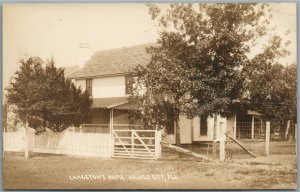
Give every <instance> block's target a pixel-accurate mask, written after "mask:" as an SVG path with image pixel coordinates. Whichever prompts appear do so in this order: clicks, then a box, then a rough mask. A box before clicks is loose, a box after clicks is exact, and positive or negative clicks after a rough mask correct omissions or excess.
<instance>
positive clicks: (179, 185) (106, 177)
mask: <svg viewBox="0 0 300 192" xmlns="http://www.w3.org/2000/svg"><path fill="white" fill-rule="evenodd" d="M296 175H297V174H296V156H295V155H290V156H286V155H280V156H271V157H268V158H266V157H259V158H249V159H239V160H230V161H227V162H226V163H212V162H200V161H195V160H185V161H183V160H180V159H178V160H163V161H153V160H132V159H102V158H91V157H75V156H65V155H52V154H32V155H31V158H30V159H29V160H24V157H23V154H22V153H13V152H6V153H5V156H4V159H3V180H4V182H3V185H4V189H295V188H296ZM87 178H88V179H87Z"/></svg>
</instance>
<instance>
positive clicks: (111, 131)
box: [109, 108, 115, 156]
mask: <svg viewBox="0 0 300 192" xmlns="http://www.w3.org/2000/svg"><path fill="white" fill-rule="evenodd" d="M113 121H114V113H113V109H112V108H111V109H110V110H109V130H110V136H111V148H110V152H111V156H112V155H113V150H114V142H115V141H114V135H113V127H114V124H113Z"/></svg>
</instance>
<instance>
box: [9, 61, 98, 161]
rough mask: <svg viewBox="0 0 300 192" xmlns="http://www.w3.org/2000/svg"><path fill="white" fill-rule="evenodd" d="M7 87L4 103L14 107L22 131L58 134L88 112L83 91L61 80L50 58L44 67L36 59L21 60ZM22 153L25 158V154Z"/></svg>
mask: <svg viewBox="0 0 300 192" xmlns="http://www.w3.org/2000/svg"><path fill="white" fill-rule="evenodd" d="M11 84H12V88H11V89H9V91H8V103H9V104H13V105H15V106H16V113H17V115H18V117H19V118H20V120H21V121H22V122H23V123H24V124H25V129H26V132H28V127H31V128H33V129H35V130H36V133H37V134H38V133H42V132H45V131H46V130H47V129H46V128H48V129H50V130H52V131H54V132H60V131H63V130H65V129H66V128H68V127H69V126H72V125H73V126H78V125H79V124H81V123H82V122H84V121H85V119H86V117H87V114H88V113H89V108H90V105H91V102H92V101H91V99H90V97H89V95H88V93H87V91H82V90H81V89H80V88H76V87H75V85H74V84H73V83H72V82H71V81H70V80H68V79H65V77H64V70H63V69H62V68H56V67H55V64H54V60H53V59H51V60H49V61H48V62H47V63H46V66H45V67H43V65H42V62H41V60H40V59H38V58H36V57H30V58H28V59H22V60H21V61H20V68H19V69H18V70H17V72H16V74H15V77H14V78H13V79H12V83H11ZM27 150H28V149H27ZM26 153H27V154H25V155H26V158H27V157H28V151H27V152H26Z"/></svg>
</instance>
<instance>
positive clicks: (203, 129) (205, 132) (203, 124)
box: [200, 116, 207, 136]
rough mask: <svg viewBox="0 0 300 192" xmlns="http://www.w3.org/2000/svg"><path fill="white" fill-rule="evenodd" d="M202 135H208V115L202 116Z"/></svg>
mask: <svg viewBox="0 0 300 192" xmlns="http://www.w3.org/2000/svg"><path fill="white" fill-rule="evenodd" d="M200 135H201V136H207V117H206V116H201V117H200Z"/></svg>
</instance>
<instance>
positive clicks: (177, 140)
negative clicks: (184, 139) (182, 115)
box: [175, 118, 180, 146]
mask: <svg viewBox="0 0 300 192" xmlns="http://www.w3.org/2000/svg"><path fill="white" fill-rule="evenodd" d="M175 129H176V145H177V146H179V145H180V128H179V124H178V118H176V120H175Z"/></svg>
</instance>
